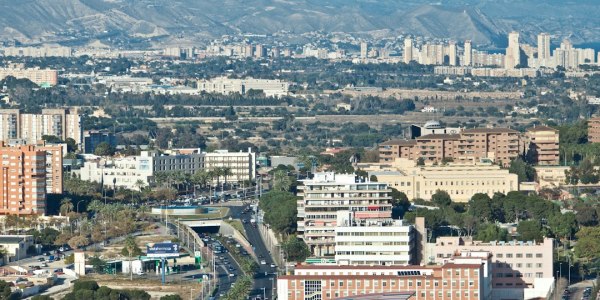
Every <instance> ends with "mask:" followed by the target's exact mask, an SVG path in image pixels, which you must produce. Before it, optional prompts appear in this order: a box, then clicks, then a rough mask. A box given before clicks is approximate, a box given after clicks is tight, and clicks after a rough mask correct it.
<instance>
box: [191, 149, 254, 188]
mask: <svg viewBox="0 0 600 300" xmlns="http://www.w3.org/2000/svg"><path fill="white" fill-rule="evenodd" d="M202 155H203V157H204V169H206V170H214V169H216V168H228V169H229V170H230V171H231V175H229V176H227V178H225V177H224V176H221V177H220V178H219V179H218V180H219V182H224V181H225V180H227V182H230V183H242V182H245V181H252V180H254V179H256V153H254V152H252V151H251V149H248V151H246V152H242V151H240V152H229V151H227V150H215V151H214V152H208V153H207V152H204V153H203V154H202ZM216 182H217V179H216V178H215V180H214V181H213V183H216Z"/></svg>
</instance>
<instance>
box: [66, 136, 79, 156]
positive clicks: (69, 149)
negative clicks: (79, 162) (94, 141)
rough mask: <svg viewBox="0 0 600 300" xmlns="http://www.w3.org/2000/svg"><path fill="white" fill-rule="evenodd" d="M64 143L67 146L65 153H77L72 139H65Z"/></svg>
mask: <svg viewBox="0 0 600 300" xmlns="http://www.w3.org/2000/svg"><path fill="white" fill-rule="evenodd" d="M65 143H66V144H67V152H69V153H73V152H75V151H77V142H76V141H75V140H74V139H73V138H67V139H65Z"/></svg>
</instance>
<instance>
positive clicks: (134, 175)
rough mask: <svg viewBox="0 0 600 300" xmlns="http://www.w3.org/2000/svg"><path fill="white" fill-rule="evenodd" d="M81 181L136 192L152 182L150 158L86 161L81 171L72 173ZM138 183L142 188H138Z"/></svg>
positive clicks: (141, 156)
mask: <svg viewBox="0 0 600 300" xmlns="http://www.w3.org/2000/svg"><path fill="white" fill-rule="evenodd" d="M73 172H74V173H75V174H78V175H79V178H80V179H81V180H86V181H93V182H100V183H103V184H104V186H106V187H111V188H112V187H113V186H114V187H117V188H125V189H130V190H137V189H139V188H140V187H144V186H148V185H150V183H151V182H152V181H153V175H154V173H153V170H152V158H151V157H149V156H144V155H140V156H129V157H123V158H117V159H112V160H107V161H105V160H94V161H86V162H85V164H84V165H83V167H81V169H79V170H76V171H73ZM138 181H140V182H141V183H142V186H138V185H137V184H138Z"/></svg>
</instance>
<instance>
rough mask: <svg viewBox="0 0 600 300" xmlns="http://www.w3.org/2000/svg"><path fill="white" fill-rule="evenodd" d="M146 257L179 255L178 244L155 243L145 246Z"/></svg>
mask: <svg viewBox="0 0 600 300" xmlns="http://www.w3.org/2000/svg"><path fill="white" fill-rule="evenodd" d="M146 256H147V257H179V245H177V244H174V243H155V244H149V245H147V246H146Z"/></svg>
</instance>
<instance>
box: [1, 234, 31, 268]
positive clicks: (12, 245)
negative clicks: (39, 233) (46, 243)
mask: <svg viewBox="0 0 600 300" xmlns="http://www.w3.org/2000/svg"><path fill="white" fill-rule="evenodd" d="M34 246H35V243H34V240H33V235H0V248H2V249H5V250H6V252H7V255H6V258H8V260H7V261H6V263H9V262H13V261H17V260H19V259H23V258H26V257H27V256H28V254H27V249H29V248H30V247H34Z"/></svg>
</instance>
